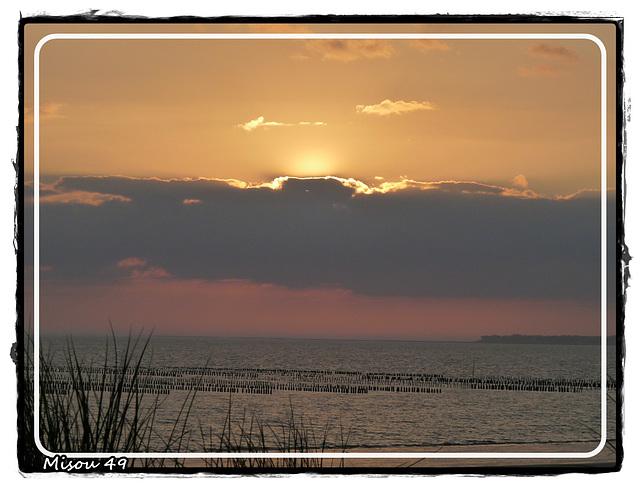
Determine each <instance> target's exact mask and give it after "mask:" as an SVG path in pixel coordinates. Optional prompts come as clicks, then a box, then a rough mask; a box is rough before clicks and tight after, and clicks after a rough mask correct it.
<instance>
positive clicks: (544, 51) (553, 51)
mask: <svg viewBox="0 0 640 487" xmlns="http://www.w3.org/2000/svg"><path fill="white" fill-rule="evenodd" d="M529 54H531V55H532V56H534V57H538V58H542V59H552V60H554V61H561V62H565V63H572V62H576V61H578V60H579V59H580V57H579V56H578V55H577V54H576V53H575V52H573V51H571V50H569V49H567V48H566V47H563V46H552V45H549V44H547V43H542V44H535V45H533V46H531V47H530V48H529Z"/></svg>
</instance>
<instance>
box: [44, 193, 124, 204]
mask: <svg viewBox="0 0 640 487" xmlns="http://www.w3.org/2000/svg"><path fill="white" fill-rule="evenodd" d="M108 201H123V202H126V201H131V200H129V198H127V197H125V196H121V195H117V194H109V193H96V192H92V191H69V192H63V193H58V192H51V191H50V192H48V193H47V192H46V190H45V192H44V194H43V193H41V196H40V202H41V203H78V204H82V205H91V206H99V205H101V204H103V203H106V202H108Z"/></svg>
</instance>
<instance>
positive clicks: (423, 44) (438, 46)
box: [411, 39, 451, 52]
mask: <svg viewBox="0 0 640 487" xmlns="http://www.w3.org/2000/svg"><path fill="white" fill-rule="evenodd" d="M411 45H412V46H413V47H415V48H416V49H418V50H420V51H422V52H431V51H444V52H446V51H450V50H451V46H450V45H449V44H447V43H446V42H442V41H441V40H440V39H414V41H413V42H412V43H411Z"/></svg>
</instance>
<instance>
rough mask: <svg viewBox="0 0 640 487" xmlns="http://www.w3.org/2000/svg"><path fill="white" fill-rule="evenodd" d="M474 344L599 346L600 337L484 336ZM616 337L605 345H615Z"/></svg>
mask: <svg viewBox="0 0 640 487" xmlns="http://www.w3.org/2000/svg"><path fill="white" fill-rule="evenodd" d="M475 343H506V344H527V345H547V344H549V345H600V343H601V337H600V336H583V335H484V336H482V337H481V338H480V340H478V341H476V342H475ZM615 343H616V337H615V336H608V337H607V345H615Z"/></svg>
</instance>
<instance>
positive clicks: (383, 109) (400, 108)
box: [356, 100, 435, 116]
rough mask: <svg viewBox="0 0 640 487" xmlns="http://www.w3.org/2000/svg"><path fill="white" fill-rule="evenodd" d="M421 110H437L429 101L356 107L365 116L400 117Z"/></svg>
mask: <svg viewBox="0 0 640 487" xmlns="http://www.w3.org/2000/svg"><path fill="white" fill-rule="evenodd" d="M420 110H435V107H434V106H433V105H432V104H431V103H430V102H428V101H422V102H417V101H402V100H399V101H391V100H384V101H382V102H380V103H378V104H377V105H356V111H357V112H358V113H363V114H365V115H381V116H386V115H399V114H402V113H409V112H415V111H420Z"/></svg>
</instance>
